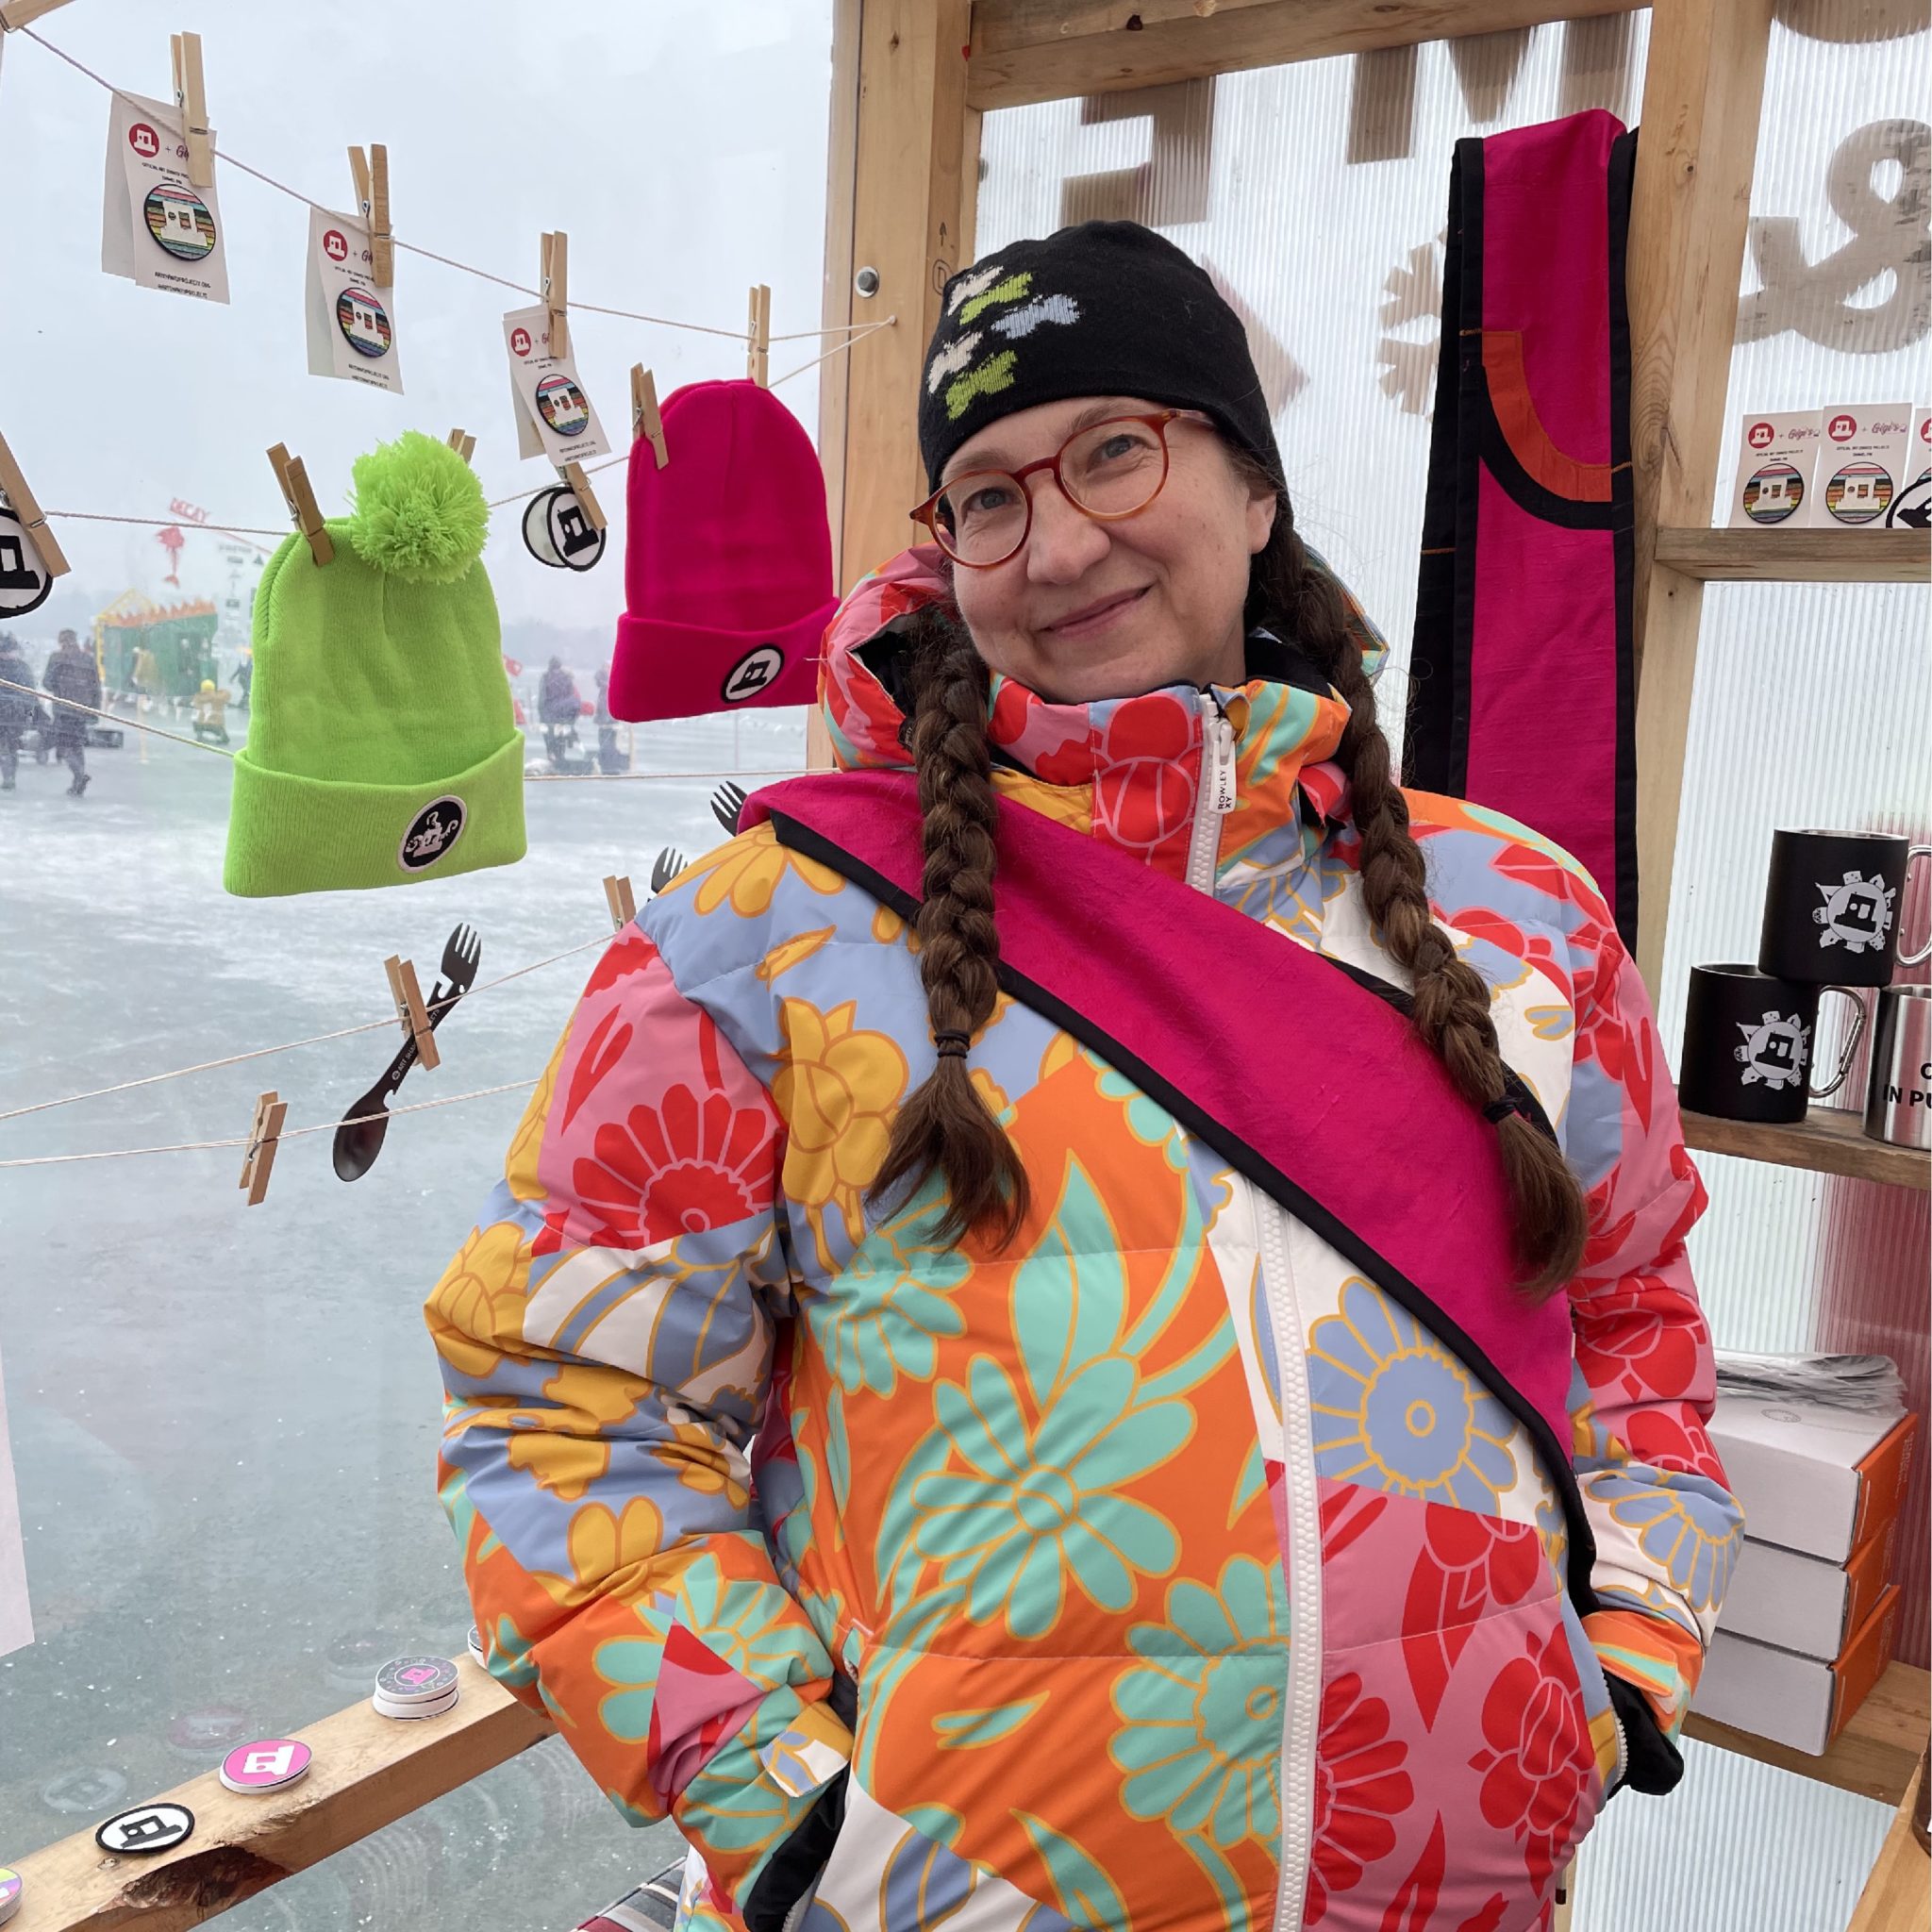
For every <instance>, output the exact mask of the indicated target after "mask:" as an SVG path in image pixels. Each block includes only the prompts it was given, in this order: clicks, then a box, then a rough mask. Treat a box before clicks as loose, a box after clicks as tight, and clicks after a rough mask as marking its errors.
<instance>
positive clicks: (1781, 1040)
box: [1738, 1013, 1811, 1093]
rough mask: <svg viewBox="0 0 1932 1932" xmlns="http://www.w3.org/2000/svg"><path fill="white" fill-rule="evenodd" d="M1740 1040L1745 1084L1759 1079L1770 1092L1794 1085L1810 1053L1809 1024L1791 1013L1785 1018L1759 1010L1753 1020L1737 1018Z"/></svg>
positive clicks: (1803, 1072) (1739, 1051)
mask: <svg viewBox="0 0 1932 1932" xmlns="http://www.w3.org/2000/svg"><path fill="white" fill-rule="evenodd" d="M1738 1031H1739V1032H1740V1033H1741V1034H1742V1035H1743V1036H1744V1043H1743V1045H1742V1046H1740V1047H1739V1048H1738V1060H1739V1063H1740V1065H1741V1066H1742V1067H1743V1069H1744V1072H1743V1074H1742V1076H1741V1077H1742V1079H1743V1082H1744V1085H1745V1086H1747V1087H1755V1086H1757V1084H1758V1083H1759V1082H1762V1083H1763V1084H1764V1085H1765V1086H1766V1087H1769V1088H1770V1089H1771V1091H1773V1092H1774V1093H1777V1092H1781V1091H1783V1090H1784V1089H1785V1088H1787V1087H1794V1086H1796V1085H1797V1083H1798V1082H1799V1081H1800V1080H1802V1079H1803V1078H1804V1077H1805V1062H1806V1061H1807V1059H1809V1058H1810V1057H1811V1028H1810V1027H1809V1026H1808V1025H1807V1024H1805V1023H1804V1022H1803V1021H1801V1020H1800V1019H1799V1018H1798V1016H1797V1014H1795V1013H1793V1014H1792V1015H1791V1017H1790V1019H1789V1020H1787V1019H1786V1018H1785V1017H1784V1016H1783V1015H1782V1014H1781V1013H1761V1014H1759V1015H1758V1020H1757V1025H1755V1026H1752V1025H1749V1024H1746V1023H1745V1022H1744V1021H1742V1020H1740V1021H1739V1022H1738Z"/></svg>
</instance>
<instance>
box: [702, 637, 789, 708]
mask: <svg viewBox="0 0 1932 1932" xmlns="http://www.w3.org/2000/svg"><path fill="white" fill-rule="evenodd" d="M784 668H785V653H784V652H783V651H781V650H780V649H779V648H778V647H777V645H776V644H760V645H759V646H758V649H757V650H755V651H750V652H747V653H746V654H745V655H744V656H743V657H742V658H740V659H739V660H738V662H737V663H736V664H734V665H733V666H732V667H731V671H730V674H729V675H728V676H726V678H725V679H724V685H723V687H722V688H721V690H720V691H719V692H718V695H719V696H720V697H721V698H723V699H724V702H725V703H726V704H727V705H741V704H743V703H744V701H745V700H746V699H747V698H755V697H757V696H758V693H759V691H763V690H764V689H765V688H766V687H767V686H768V685H769V684H770V683H771V682H772V680H773V679H774V677H776V676H777V675H778V674H779V672H781V671H782V670H784Z"/></svg>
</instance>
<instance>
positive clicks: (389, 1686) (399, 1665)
mask: <svg viewBox="0 0 1932 1932" xmlns="http://www.w3.org/2000/svg"><path fill="white" fill-rule="evenodd" d="M457 1682H458V1679H457V1667H456V1665H455V1664H453V1663H451V1662H450V1660H449V1658H448V1657H391V1659H390V1661H389V1662H388V1663H386V1664H384V1665H383V1667H382V1668H381V1670H379V1671H377V1672H376V1674H375V1694H376V1696H377V1697H378V1698H381V1699H385V1700H386V1701H387V1702H389V1703H391V1704H429V1703H432V1702H433V1701H434V1700H436V1699H437V1698H439V1697H447V1696H448V1695H449V1693H450V1692H451V1691H454V1690H455V1689H456V1688H457Z"/></svg>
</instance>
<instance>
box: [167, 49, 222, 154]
mask: <svg viewBox="0 0 1932 1932" xmlns="http://www.w3.org/2000/svg"><path fill="white" fill-rule="evenodd" d="M172 46H173V52H174V56H175V106H176V107H177V108H180V109H181V132H182V134H183V135H184V136H185V137H186V139H187V142H188V178H189V179H190V180H191V181H192V182H193V183H194V185H195V186H196V187H197V188H212V187H213V186H214V185H215V147H214V142H211V141H210V140H209V139H208V95H207V92H206V91H205V90H204V88H203V85H202V78H201V36H200V35H199V34H175V35H174V36H172Z"/></svg>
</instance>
